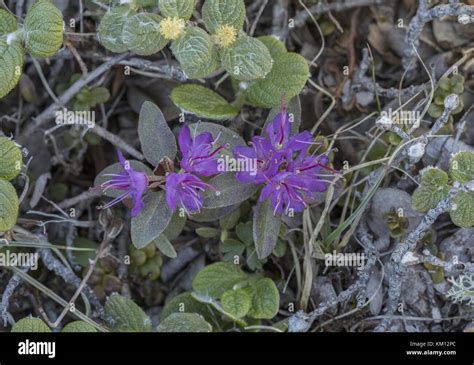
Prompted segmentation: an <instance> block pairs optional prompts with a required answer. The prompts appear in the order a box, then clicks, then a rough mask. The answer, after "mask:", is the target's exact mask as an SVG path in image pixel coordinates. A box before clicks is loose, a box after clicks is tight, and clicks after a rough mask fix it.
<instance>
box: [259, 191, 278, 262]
mask: <svg viewBox="0 0 474 365" xmlns="http://www.w3.org/2000/svg"><path fill="white" fill-rule="evenodd" d="M280 226H281V218H280V217H278V216H275V215H274V214H273V207H272V205H271V203H270V200H268V199H267V200H265V201H263V202H260V203H258V204H257V207H256V209H255V212H254V215H253V239H254V241H255V249H256V250H257V256H258V258H259V259H264V258H266V257H268V256H270V254H271V253H272V252H273V250H274V249H275V247H276V244H277V241H278V235H279V233H280Z"/></svg>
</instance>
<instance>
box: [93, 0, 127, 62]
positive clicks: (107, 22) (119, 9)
mask: <svg viewBox="0 0 474 365" xmlns="http://www.w3.org/2000/svg"><path fill="white" fill-rule="evenodd" d="M133 15H135V11H134V10H132V9H131V8H130V7H129V6H126V5H123V6H115V7H112V8H110V9H109V10H108V11H107V13H105V15H104V16H103V18H102V20H101V22H100V26H99V33H98V37H99V41H100V43H102V45H103V46H104V47H105V48H107V49H108V50H109V51H112V52H115V53H122V52H126V51H127V50H128V45H127V44H126V43H125V41H124V39H123V35H124V33H123V29H124V26H125V23H126V21H127V18H128V17H131V16H133Z"/></svg>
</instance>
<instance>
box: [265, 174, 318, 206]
mask: <svg viewBox="0 0 474 365" xmlns="http://www.w3.org/2000/svg"><path fill="white" fill-rule="evenodd" d="M323 191H326V183H325V182H323V181H321V180H319V179H316V178H314V177H313V176H311V175H309V174H304V173H300V174H298V173H294V172H280V173H279V174H277V175H276V176H274V177H273V178H272V180H271V181H270V182H269V183H268V184H267V185H266V186H265V187H264V188H263V189H262V192H261V193H260V198H259V200H260V201H264V200H266V199H270V202H271V204H272V207H273V214H275V215H277V214H281V213H283V212H285V213H286V214H287V215H291V214H290V213H299V212H302V211H303V210H304V209H305V208H306V207H307V206H308V205H309V204H311V203H313V202H315V200H316V194H315V193H316V192H323Z"/></svg>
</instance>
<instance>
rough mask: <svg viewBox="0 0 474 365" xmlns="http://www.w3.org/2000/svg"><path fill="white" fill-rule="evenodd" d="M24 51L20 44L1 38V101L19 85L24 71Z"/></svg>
mask: <svg viewBox="0 0 474 365" xmlns="http://www.w3.org/2000/svg"><path fill="white" fill-rule="evenodd" d="M24 52H25V51H24V50H23V47H22V45H21V44H20V42H18V41H15V40H13V41H12V42H11V43H7V41H6V40H5V39H4V38H3V37H0V99H1V98H3V97H4V96H5V95H7V94H8V93H9V92H10V91H12V90H13V88H14V87H15V86H16V84H18V80H20V76H21V73H22V71H23V62H24V57H25V56H24Z"/></svg>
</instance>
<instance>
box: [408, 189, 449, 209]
mask: <svg viewBox="0 0 474 365" xmlns="http://www.w3.org/2000/svg"><path fill="white" fill-rule="evenodd" d="M448 192H449V186H447V185H445V186H426V185H421V186H419V187H418V188H416V190H415V191H414V192H413V195H412V197H411V202H412V206H413V209H414V210H416V211H417V212H423V213H424V212H427V211H428V210H430V209H433V208H436V206H437V205H438V203H439V202H440V201H441V200H443V199H444V198H445V197H446V196H447V195H448Z"/></svg>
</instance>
